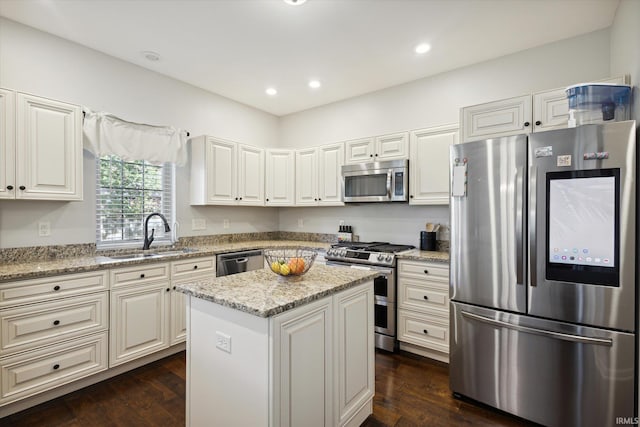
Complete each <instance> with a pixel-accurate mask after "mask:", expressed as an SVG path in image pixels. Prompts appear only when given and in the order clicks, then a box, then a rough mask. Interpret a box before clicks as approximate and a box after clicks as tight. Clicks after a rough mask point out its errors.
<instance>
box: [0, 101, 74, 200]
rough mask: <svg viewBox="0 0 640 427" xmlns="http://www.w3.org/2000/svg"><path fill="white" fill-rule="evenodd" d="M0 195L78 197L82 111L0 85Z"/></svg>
mask: <svg viewBox="0 0 640 427" xmlns="http://www.w3.org/2000/svg"><path fill="white" fill-rule="evenodd" d="M0 167H1V168H2V170H1V171H0V184H1V186H2V188H1V189H0V198H4V199H36V200H82V110H81V108H80V107H79V106H77V105H72V104H67V103H63V102H59V101H53V100H50V99H45V98H40V97H37V96H33V95H27V94H23V93H19V92H13V91H10V90H6V89H0Z"/></svg>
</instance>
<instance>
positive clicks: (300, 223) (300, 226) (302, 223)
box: [298, 218, 304, 228]
mask: <svg viewBox="0 0 640 427" xmlns="http://www.w3.org/2000/svg"><path fill="white" fill-rule="evenodd" d="M303 227H304V221H303V219H302V218H298V228H303Z"/></svg>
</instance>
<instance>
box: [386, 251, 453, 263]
mask: <svg viewBox="0 0 640 427" xmlns="http://www.w3.org/2000/svg"><path fill="white" fill-rule="evenodd" d="M398 259H410V260H415V261H431V262H446V263H449V252H437V251H421V250H420V249H411V250H409V251H406V252H402V253H399V254H398Z"/></svg>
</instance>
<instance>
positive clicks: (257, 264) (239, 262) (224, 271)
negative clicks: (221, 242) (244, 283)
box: [216, 250, 264, 277]
mask: <svg viewBox="0 0 640 427" xmlns="http://www.w3.org/2000/svg"><path fill="white" fill-rule="evenodd" d="M216 267H217V268H216V277H220V276H228V275H230V274H237V273H244V272H245V271H252V270H260V269H261V268H264V254H263V253H262V251H261V250H252V251H242V252H230V253H227V254H220V255H218V256H217V266H216Z"/></svg>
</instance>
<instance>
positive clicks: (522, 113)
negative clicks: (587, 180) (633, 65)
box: [460, 76, 629, 142]
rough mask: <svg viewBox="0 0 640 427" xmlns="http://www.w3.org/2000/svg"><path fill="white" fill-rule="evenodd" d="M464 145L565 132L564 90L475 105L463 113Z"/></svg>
mask: <svg viewBox="0 0 640 427" xmlns="http://www.w3.org/2000/svg"><path fill="white" fill-rule="evenodd" d="M596 83H614V84H619V85H622V84H629V79H628V76H619V77H611V78H607V79H603V80H597V81H596ZM460 120H461V122H462V141H463V142H470V141H478V140H482V139H489V138H497V137H501V136H509V135H519V134H527V133H531V132H544V131H548V130H554V129H564V128H566V127H567V122H568V120H569V103H568V101H567V95H566V93H565V88H557V89H551V90H546V91H542V92H537V93H535V94H533V95H524V96H519V97H516V98H509V99H502V100H499V101H493V102H487V103H486V104H479V105H472V106H470V107H464V108H462V109H461V110H460Z"/></svg>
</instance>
